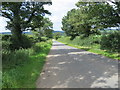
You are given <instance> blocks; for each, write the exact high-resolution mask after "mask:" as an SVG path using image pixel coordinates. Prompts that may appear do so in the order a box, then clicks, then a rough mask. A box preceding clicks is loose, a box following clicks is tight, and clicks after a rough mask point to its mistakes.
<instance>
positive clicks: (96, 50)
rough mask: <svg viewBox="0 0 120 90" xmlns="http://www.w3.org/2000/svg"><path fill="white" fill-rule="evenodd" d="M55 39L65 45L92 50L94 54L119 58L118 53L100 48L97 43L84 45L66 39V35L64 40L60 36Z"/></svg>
mask: <svg viewBox="0 0 120 90" xmlns="http://www.w3.org/2000/svg"><path fill="white" fill-rule="evenodd" d="M57 41H59V42H61V43H64V44H66V45H69V46H72V47H75V48H78V49H83V50H86V51H89V52H92V53H95V54H100V55H103V56H107V57H109V58H112V59H116V60H120V53H117V52H110V51H107V50H101V49H100V45H99V44H94V45H88V46H87V45H86V46H85V45H78V44H77V43H78V42H77V41H70V40H69V39H68V37H67V38H66V39H65V37H64V40H63V38H60V39H58V40H57Z"/></svg>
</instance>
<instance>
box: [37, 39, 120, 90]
mask: <svg viewBox="0 0 120 90" xmlns="http://www.w3.org/2000/svg"><path fill="white" fill-rule="evenodd" d="M36 85H37V88H118V61H117V60H114V59H110V58H107V57H104V56H101V55H97V54H93V53H91V52H88V51H84V50H80V49H77V48H74V47H70V46H67V45H65V44H62V43H60V42H57V41H53V46H52V48H51V51H50V52H49V55H48V56H47V61H46V64H45V66H44V68H43V71H42V73H41V75H40V77H39V78H38V80H37V83H36Z"/></svg>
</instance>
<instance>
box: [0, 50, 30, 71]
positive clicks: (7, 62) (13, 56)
mask: <svg viewBox="0 0 120 90" xmlns="http://www.w3.org/2000/svg"><path fill="white" fill-rule="evenodd" d="M30 52H31V51H30V50H29V49H19V50H15V51H10V50H3V51H2V63H3V68H7V69H9V68H13V67H15V66H18V65H22V64H23V63H25V62H26V61H27V60H29V54H30Z"/></svg>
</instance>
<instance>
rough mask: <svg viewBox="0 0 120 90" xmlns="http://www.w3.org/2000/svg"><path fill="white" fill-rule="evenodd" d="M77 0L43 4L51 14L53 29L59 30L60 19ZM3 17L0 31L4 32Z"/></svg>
mask: <svg viewBox="0 0 120 90" xmlns="http://www.w3.org/2000/svg"><path fill="white" fill-rule="evenodd" d="M78 1H79V0H52V5H50V6H49V5H45V9H47V10H49V11H50V12H51V13H52V15H51V16H49V18H50V19H51V21H52V22H53V24H54V25H53V29H54V30H61V26H62V24H61V21H62V18H63V16H64V15H66V14H67V12H68V11H70V10H71V9H73V8H75V3H77V2H78ZM6 20H7V19H5V18H3V17H0V32H5V31H8V30H5V26H6V25H7V23H6Z"/></svg>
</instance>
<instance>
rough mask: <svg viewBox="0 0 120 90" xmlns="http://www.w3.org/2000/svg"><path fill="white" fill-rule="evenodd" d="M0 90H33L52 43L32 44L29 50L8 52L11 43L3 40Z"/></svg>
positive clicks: (48, 41)
mask: <svg viewBox="0 0 120 90" xmlns="http://www.w3.org/2000/svg"><path fill="white" fill-rule="evenodd" d="M3 41H4V42H3V43H4V47H3V50H2V65H3V70H2V88H35V87H36V85H35V83H36V80H37V78H38V77H39V75H40V72H41V70H42V68H43V65H44V63H45V58H46V55H47V54H48V52H49V50H50V48H51V45H52V41H51V40H47V41H45V42H43V41H41V42H36V43H33V44H32V46H31V48H27V49H25V48H24V49H23V48H21V49H18V50H10V49H9V45H10V43H11V42H9V40H8V41H6V40H3Z"/></svg>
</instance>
